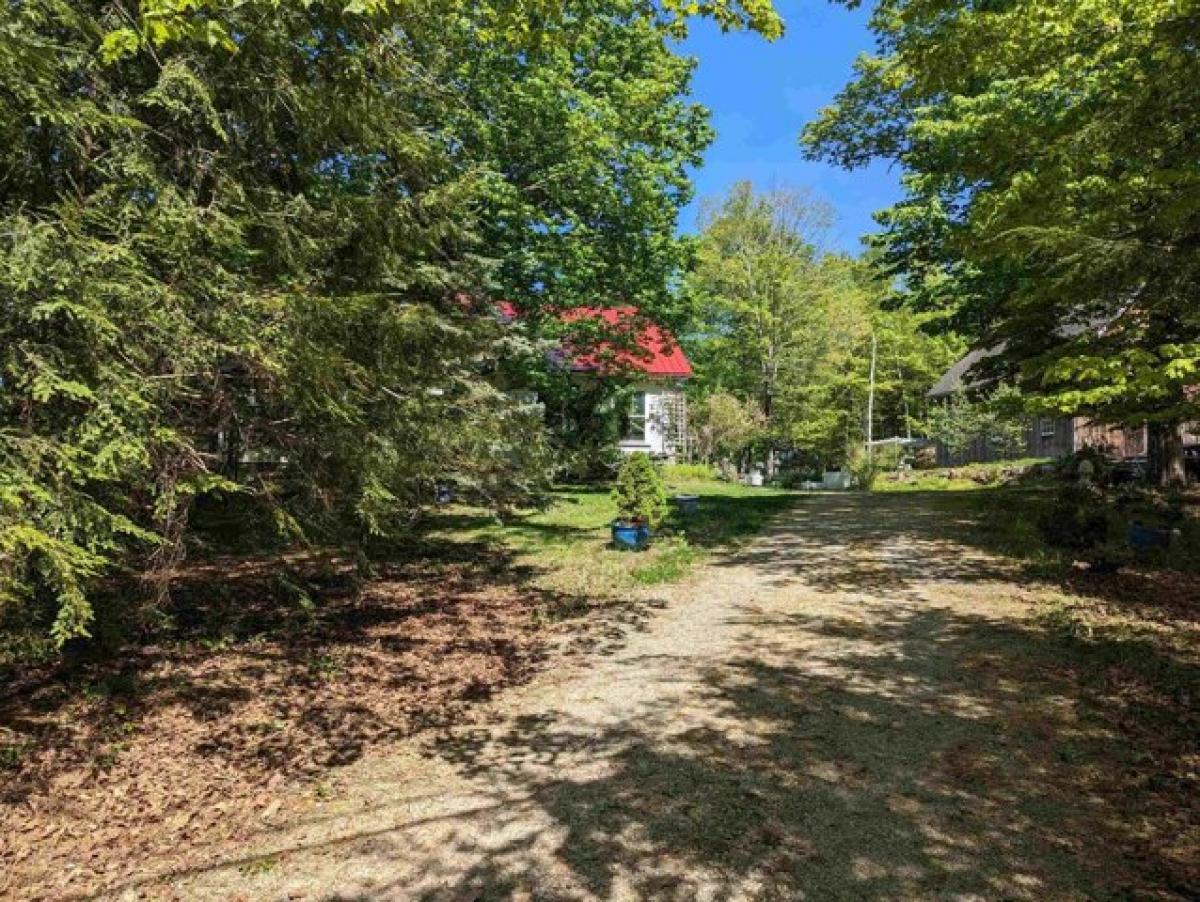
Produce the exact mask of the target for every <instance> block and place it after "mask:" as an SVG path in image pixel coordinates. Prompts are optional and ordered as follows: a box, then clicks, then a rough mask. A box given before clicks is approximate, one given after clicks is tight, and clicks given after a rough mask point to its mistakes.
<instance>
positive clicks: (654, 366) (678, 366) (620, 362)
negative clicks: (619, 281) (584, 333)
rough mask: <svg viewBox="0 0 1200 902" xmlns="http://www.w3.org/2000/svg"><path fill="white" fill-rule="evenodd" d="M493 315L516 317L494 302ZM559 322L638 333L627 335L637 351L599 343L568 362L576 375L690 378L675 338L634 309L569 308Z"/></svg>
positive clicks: (689, 368)
mask: <svg viewBox="0 0 1200 902" xmlns="http://www.w3.org/2000/svg"><path fill="white" fill-rule="evenodd" d="M496 311H497V312H498V313H499V314H500V315H501V316H502V317H504V318H505V319H508V320H512V319H516V318H517V316H518V315H519V311H518V310H517V308H516V307H515V306H514V305H513V304H512V303H511V302H509V301H500V302H498V303H497V304H496ZM559 318H560V319H561V320H562V321H563V322H564V323H574V322H579V321H580V320H582V319H597V320H601V321H603V322H604V323H605V325H607V326H609V327H611V328H612V329H613V330H614V331H616V332H617V333H618V334H620V333H622V332H624V333H625V334H627V335H631V333H630V331H629V330H633V329H637V330H638V333H637V335H636V336H632V335H631V337H632V338H633V342H632V344H635V345H636V346H637V348H638V350H637V351H633V350H625V349H618V350H612V349H611V348H610V347H609V346H608V345H607V343H602V344H601V346H600V347H599V348H598V349H597V350H596V351H595V352H593V353H591V354H581V355H579V356H578V357H576V358H575V359H574V360H573V361H572V363H571V369H573V370H575V371H576V372H589V371H592V370H598V369H604V368H608V367H612V368H613V369H623V368H628V369H631V370H635V371H637V372H641V373H645V374H646V375H648V376H664V377H673V378H676V379H685V378H687V377H688V376H690V375H692V365H691V363H689V362H688V359H687V356H686V355H685V354H684V353H683V349H682V348H681V347H680V346H679V342H678V341H676V340H675V336H673V335H672V334H671V333H670V332H668V331H667V330H666V329H664V328H662V327H661V326H659V325H658V324H657V323H653V322H650V321H649V320H647V319H646V318H645V317H642V316H639V315H638V311H637V308H636V307H573V308H571V309H570V310H564V311H563V312H562V313H560V314H559Z"/></svg>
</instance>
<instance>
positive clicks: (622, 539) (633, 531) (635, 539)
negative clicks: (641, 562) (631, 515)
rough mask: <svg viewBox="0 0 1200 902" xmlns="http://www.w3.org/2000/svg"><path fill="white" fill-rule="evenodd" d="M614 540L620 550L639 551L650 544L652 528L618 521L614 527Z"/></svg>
mask: <svg viewBox="0 0 1200 902" xmlns="http://www.w3.org/2000/svg"><path fill="white" fill-rule="evenodd" d="M612 540H613V544H614V545H616V546H617V547H618V548H629V549H632V550H634V551H639V550H641V549H642V548H645V547H646V546H647V545H648V544H650V527H649V526H647V525H645V524H644V523H627V522H625V521H623V520H617V521H616V522H615V523H613V525H612Z"/></svg>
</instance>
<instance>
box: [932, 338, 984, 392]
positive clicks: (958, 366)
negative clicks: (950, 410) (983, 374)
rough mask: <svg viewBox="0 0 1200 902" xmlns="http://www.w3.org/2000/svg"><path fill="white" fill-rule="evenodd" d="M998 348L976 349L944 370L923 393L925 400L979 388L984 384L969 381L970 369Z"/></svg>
mask: <svg viewBox="0 0 1200 902" xmlns="http://www.w3.org/2000/svg"><path fill="white" fill-rule="evenodd" d="M998 350H999V348H976V349H975V350H973V351H971V353H969V354H967V356H965V357H963V358H962V359H961V360H959V361H958V362H956V363H955V364H954V366H952V367H950V369H948V370H946V372H945V373H944V374H943V375H942V378H941V379H939V380H938V381H937V382H936V383H935V384H934V386H933V388H931V389H929V391H927V392H926V393H925V397H927V398H934V399H937V398H946V397H949V396H950V395H952V394H954V393H955V392H957V391H969V390H971V389H973V388H980V387H982V386H983V385H984V384H985V383H984V382H983V381H982V380H979V379H974V380H973V379H971V369H972V368H973V367H974V366H975V364H977V363H979V362H980V361H981V360H983V359H984V358H986V357H991V356H992V355H993V354H995V353H996V352H997V351H998Z"/></svg>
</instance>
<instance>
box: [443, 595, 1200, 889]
mask: <svg viewBox="0 0 1200 902" xmlns="http://www.w3.org/2000/svg"><path fill="white" fill-rule="evenodd" d="M874 614H875V615H876V616H875V619H874V621H873V622H871V623H870V625H869V627H868V632H869V636H864V635H863V628H862V626H861V624H860V623H859V622H858V621H857V620H854V621H852V620H850V619H845V618H831V617H828V616H826V617H810V616H806V615H804V614H796V613H792V614H786V615H779V614H777V613H772V612H761V613H751V614H750V615H748V616H747V618H746V620H745V622H744V625H745V626H746V627H747V630H748V631H752V633H753V635H754V636H755V637H757V638H756V640H755V641H754V642H753V646H752V647H751V646H750V645H747V647H745V648H743V649H741V653H740V654H739V655H738V656H736V657H735V658H734V659H732V660H730V661H729V662H728V663H726V664H724V665H721V666H716V667H711V668H708V669H706V670H705V671H704V672H703V673H702V674H700V676H699V681H698V685H697V690H696V694H695V695H694V696H693V697H692V698H689V699H686V700H682V699H676V700H674V701H673V702H672V703H670V704H667V705H664V706H661V707H656V706H652V707H649V708H646V709H643V710H638V711H635V712H630V716H629V717H628V719H627V720H626V721H624V722H623V723H621V724H620V725H614V726H611V727H607V728H603V729H599V730H597V728H596V724H595V722H594V721H590V720H577V719H573V718H571V717H570V716H562V715H559V716H542V717H532V718H525V719H523V720H520V721H518V722H516V723H514V724H513V725H512V727H511V729H509V730H508V731H506V732H502V733H500V734H492V735H487V734H483V733H478V734H473V735H468V736H458V737H453V738H449V739H446V740H445V741H443V742H442V743H440V744H439V745H438V747H437V751H438V753H439V754H441V755H443V756H445V757H446V758H447V759H449V760H450V761H452V762H454V763H455V765H456V766H457V767H459V768H460V769H461V770H462V772H463V773H465V774H468V775H470V776H472V777H474V778H486V779H487V780H488V781H489V782H490V783H491V784H492V785H494V786H496V787H498V788H499V787H503V788H502V790H501V791H503V792H507V793H514V792H517V793H522V794H527V795H529V796H530V797H532V798H533V799H534V800H535V801H536V804H537V805H538V806H539V807H540V809H541V811H542V812H543V813H544V814H545V815H547V816H548V818H549V820H550V822H551V823H552V824H553V825H555V827H554V829H555V830H556V831H557V832H556V834H555V836H556V839H555V846H554V852H553V858H554V862H553V867H551V868H550V869H549V871H548V869H547V864H546V863H545V861H544V860H541V859H539V858H538V857H537V856H533V855H530V854H528V849H529V848H530V845H531V843H532V842H533V839H532V837H529V836H524V835H523V836H521V837H520V838H519V839H518V841H517V842H515V843H514V844H513V845H512V846H510V847H502V848H498V849H497V848H486V849H483V848H475V849H472V848H463V849H459V850H458V851H459V852H460V853H465V854H467V855H468V856H470V857H473V858H475V859H476V863H475V864H474V866H473V867H472V868H470V869H469V870H468V871H467V872H466V873H465V874H463V875H462V876H461V877H459V878H458V879H457V880H456V881H455V882H454V883H453V887H452V889H443V888H439V889H438V890H434V891H430V892H429V893H427V894H426V896H425V897H424V898H429V899H442V898H466V897H470V898H476V897H478V898H491V897H492V895H493V894H496V897H497V898H499V897H505V896H506V895H507V894H508V893H509V892H517V891H520V890H524V891H528V892H532V893H534V894H535V895H537V896H539V897H546V898H558V897H561V898H583V897H595V898H613V897H622V896H625V897H635V898H655V899H660V898H670V899H691V898H696V897H698V896H699V897H707V898H718V899H724V898H741V897H756V898H814V899H831V898H929V897H954V898H964V897H976V898H997V897H1003V898H1031V899H1033V898H1036V899H1043V898H1116V897H1120V898H1130V897H1140V898H1188V897H1194V893H1195V892H1196V891H1197V890H1200V879H1198V878H1200V874H1198V872H1197V860H1196V859H1195V858H1194V857H1193V855H1194V851H1195V845H1194V844H1195V841H1196V839H1197V834H1196V825H1197V819H1198V816H1200V807H1198V805H1197V799H1196V796H1195V793H1194V789H1195V785H1194V784H1195V781H1194V774H1193V775H1192V777H1190V778H1189V777H1188V776H1187V775H1188V773H1189V768H1190V767H1192V766H1194V762H1193V763H1191V764H1189V761H1190V760H1192V759H1190V758H1189V756H1190V755H1194V739H1195V732H1194V731H1195V720H1194V716H1189V715H1188V714H1187V712H1186V711H1184V710H1182V709H1181V708H1180V706H1179V705H1178V704H1177V703H1175V702H1173V701H1172V700H1171V699H1167V698H1158V699H1157V700H1155V701H1153V702H1151V703H1149V704H1141V705H1140V706H1139V708H1138V709H1137V710H1131V709H1130V707H1129V706H1128V704H1127V699H1125V698H1123V697H1122V696H1121V695H1120V693H1118V692H1116V691H1115V689H1114V687H1113V686H1111V685H1110V684H1109V683H1108V682H1107V681H1106V679H1105V674H1104V670H1103V667H1102V662H1101V659H1099V658H1095V656H1094V655H1092V654H1090V653H1086V652H1085V653H1080V652H1079V651H1078V650H1076V649H1072V648H1070V647H1068V646H1066V645H1064V644H1063V643H1062V642H1061V641H1059V640H1058V639H1056V638H1055V637H1054V636H1052V635H1048V634H1046V633H1043V632H1041V631H1039V630H1036V629H1033V628H1028V627H1023V626H1019V625H1012V624H1004V623H1001V622H998V621H997V620H994V619H991V618H986V617H971V616H965V615H962V614H954V613H951V612H948V611H946V610H938V609H933V610H930V609H927V608H924V607H922V606H918V605H901V606H898V607H893V608H891V609H889V611H888V612H887V613H883V612H880V611H877V612H874ZM748 635H749V633H748ZM767 635H769V636H772V637H773V639H772V640H771V641H769V642H767V643H763V642H762V641H761V640H762V637H763V636H767ZM817 649H827V650H830V651H827V652H826V653H824V654H822V653H820V652H818V651H817ZM798 653H799V654H803V660H802V661H801V660H798ZM1191 676H1192V677H1195V676H1196V674H1195V671H1194V669H1193V670H1192V671H1191ZM597 761H602V762H603V766H602V767H601V768H600V769H599V771H597V769H596V762H597ZM575 772H579V775H578V776H576V775H574V774H575ZM555 868H559V869H561V873H562V875H563V876H561V877H560V878H559V880H558V882H556V883H549V884H548V882H547V881H548V880H549V879H550V878H549V874H550V873H551V872H553V870H554V869H555ZM548 886H555V887H557V889H555V890H553V891H547V890H548ZM473 894H477V895H473Z"/></svg>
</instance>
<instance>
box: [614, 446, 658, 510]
mask: <svg viewBox="0 0 1200 902" xmlns="http://www.w3.org/2000/svg"><path fill="white" fill-rule="evenodd" d="M613 499H614V500H615V501H616V502H617V513H618V515H619V516H620V517H621V518H622V519H625V520H636V521H639V522H642V523H648V524H649V525H650V526H652V527H654V526H658V525H659V524H660V523H662V521H663V520H664V519H665V518H666V516H667V490H666V488H665V487H664V486H663V481H662V477H661V476H660V475H659V473H658V470H657V469H655V467H654V463H653V461H651V460H650V458H649V457H648V456H646V455H645V454H643V453H642V452H640V451H639V452H638V453H636V454H631V455H630V456H629V457H628V458H627V459H626V460H625V463H624V464H622V465H621V472H620V473H618V474H617V484H616V486H615V487H614V488H613Z"/></svg>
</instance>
